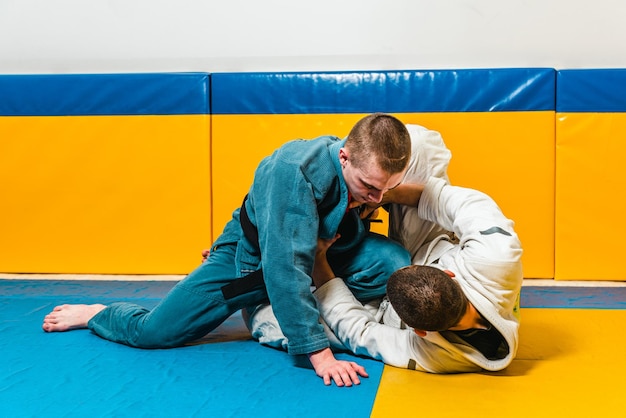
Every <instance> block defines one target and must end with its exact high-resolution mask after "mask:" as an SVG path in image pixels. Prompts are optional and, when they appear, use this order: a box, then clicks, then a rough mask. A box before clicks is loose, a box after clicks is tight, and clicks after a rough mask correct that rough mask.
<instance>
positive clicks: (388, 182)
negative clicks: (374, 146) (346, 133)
mask: <svg viewBox="0 0 626 418" xmlns="http://www.w3.org/2000/svg"><path fill="white" fill-rule="evenodd" d="M339 160H340V162H341V167H342V168H343V178H344V180H345V182H346V185H347V186H348V190H349V191H350V194H351V195H352V198H353V199H354V200H356V201H357V202H359V203H366V204H372V203H373V204H376V203H380V201H381V200H382V198H383V194H384V193H385V192H386V191H387V190H390V189H393V188H394V187H396V186H397V185H398V184H400V182H401V181H402V178H403V177H404V172H401V173H396V174H389V173H387V172H385V171H384V170H382V169H381V168H380V167H379V166H378V164H376V163H374V162H371V163H365V164H361V166H360V167H355V166H354V164H352V162H351V161H350V153H349V151H348V150H347V149H346V148H341V149H340V150H339Z"/></svg>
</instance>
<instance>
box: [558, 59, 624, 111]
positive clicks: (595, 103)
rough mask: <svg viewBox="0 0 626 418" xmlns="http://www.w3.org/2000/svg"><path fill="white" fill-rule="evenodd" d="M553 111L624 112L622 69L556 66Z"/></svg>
mask: <svg viewBox="0 0 626 418" xmlns="http://www.w3.org/2000/svg"><path fill="white" fill-rule="evenodd" d="M556 97H557V107H556V110H557V112H568V113H574V112H596V113H601V112H615V113H622V112H626V100H624V98H625V97H626V69H619V68H614V69H587V70H585V69H581V70H560V71H558V73H557V89H556Z"/></svg>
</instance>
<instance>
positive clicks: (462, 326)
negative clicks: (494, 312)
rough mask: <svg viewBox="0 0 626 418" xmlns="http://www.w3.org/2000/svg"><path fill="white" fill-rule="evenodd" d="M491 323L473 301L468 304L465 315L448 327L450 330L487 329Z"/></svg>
mask: <svg viewBox="0 0 626 418" xmlns="http://www.w3.org/2000/svg"><path fill="white" fill-rule="evenodd" d="M487 328H489V323H488V322H486V321H485V320H484V319H483V317H482V316H481V315H480V313H479V312H478V311H477V310H476V308H475V307H474V305H472V303H471V302H468V304H467V310H466V311H465V315H463V317H462V318H461V320H460V321H459V323H458V324H456V325H455V326H453V327H451V328H448V331H465V330H468V329H487Z"/></svg>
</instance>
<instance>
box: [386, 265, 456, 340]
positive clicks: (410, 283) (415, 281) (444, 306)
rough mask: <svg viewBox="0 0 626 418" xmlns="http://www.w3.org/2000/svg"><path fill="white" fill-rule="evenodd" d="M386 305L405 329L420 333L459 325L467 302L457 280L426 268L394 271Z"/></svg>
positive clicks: (388, 287)
mask: <svg viewBox="0 0 626 418" xmlns="http://www.w3.org/2000/svg"><path fill="white" fill-rule="evenodd" d="M387 296H388V298H389V302H391V305H392V306H393V308H394V309H395V311H396V312H397V314H398V316H399V317H400V319H402V320H403V321H404V322H405V323H406V324H407V325H408V326H410V327H412V328H414V329H417V330H421V331H445V330H447V329H449V328H451V327H454V326H455V325H456V324H458V323H459V321H460V320H461V317H463V315H464V314H465V311H466V309H467V304H468V300H467V298H466V297H465V294H464V293H463V290H462V289H461V286H460V285H459V284H458V283H457V281H456V280H454V279H452V278H451V277H450V276H448V274H446V273H445V272H444V271H442V270H439V269H437V268H434V267H427V266H416V265H412V266H408V267H404V268H402V269H400V270H397V271H395V272H394V273H393V274H392V275H391V276H390V277H389V281H388V283H387Z"/></svg>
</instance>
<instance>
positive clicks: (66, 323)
mask: <svg viewBox="0 0 626 418" xmlns="http://www.w3.org/2000/svg"><path fill="white" fill-rule="evenodd" d="M104 308H106V306H104V305H100V304H96V305H61V306H57V307H56V308H54V309H53V310H52V312H50V313H49V314H48V315H46V317H45V318H44V319H43V326H42V328H43V330H44V331H46V332H59V331H71V330H73V329H79V328H87V322H89V320H90V319H91V318H93V317H94V316H95V315H96V314H97V313H98V312H100V311H101V310H103V309H104Z"/></svg>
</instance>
